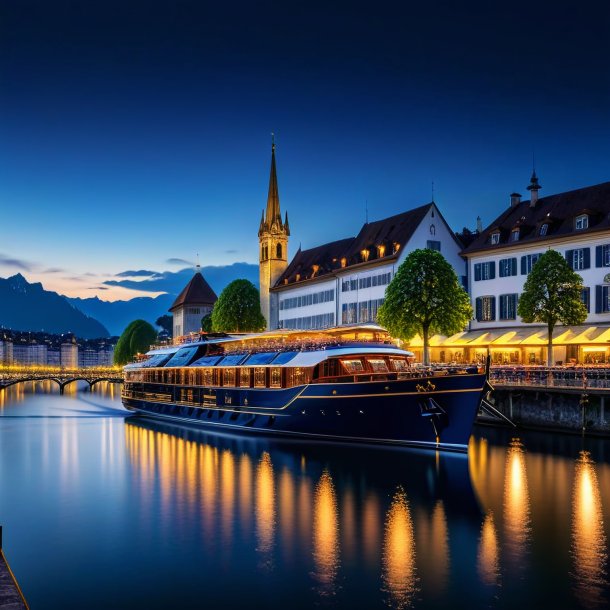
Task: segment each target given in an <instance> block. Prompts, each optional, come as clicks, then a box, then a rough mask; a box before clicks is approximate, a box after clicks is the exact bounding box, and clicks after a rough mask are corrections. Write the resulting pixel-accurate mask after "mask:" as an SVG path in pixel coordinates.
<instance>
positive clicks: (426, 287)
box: [377, 250, 472, 364]
mask: <svg viewBox="0 0 610 610" xmlns="http://www.w3.org/2000/svg"><path fill="white" fill-rule="evenodd" d="M471 318H472V307H471V305H470V299H469V297H468V294H467V293H466V291H465V290H464V289H463V288H462V286H461V285H460V282H459V280H458V277H457V275H456V274H455V272H454V270H453V267H452V266H451V265H450V264H449V263H448V262H447V260H446V259H445V257H444V256H443V255H442V254H441V253H440V252H437V251H436V250H413V252H411V253H410V254H409V255H408V256H407V257H406V258H405V260H404V261H403V263H402V264H401V265H400V267H399V268H398V271H397V272H396V275H395V276H394V278H393V279H392V281H391V282H390V284H389V286H388V288H387V290H386V294H385V301H384V303H383V305H382V306H381V307H380V308H379V313H378V316H377V320H378V321H379V323H380V324H381V325H382V326H384V327H385V328H386V329H387V330H388V332H389V333H390V334H391V335H392V336H394V337H397V338H399V339H403V340H405V341H408V340H409V339H412V338H413V337H414V336H415V335H420V337H421V338H422V339H423V342H424V364H429V363H430V348H429V340H430V336H431V335H433V334H437V333H439V334H442V335H453V334H455V333H457V332H460V331H461V330H463V329H464V327H465V326H466V324H468V321H469V320H470V319H471Z"/></svg>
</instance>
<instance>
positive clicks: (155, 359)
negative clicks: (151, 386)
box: [140, 354, 172, 368]
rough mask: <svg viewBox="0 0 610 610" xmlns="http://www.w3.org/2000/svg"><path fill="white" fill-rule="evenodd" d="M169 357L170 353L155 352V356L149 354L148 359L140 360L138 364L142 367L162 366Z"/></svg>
mask: <svg viewBox="0 0 610 610" xmlns="http://www.w3.org/2000/svg"><path fill="white" fill-rule="evenodd" d="M171 357H172V354H157V355H156V356H151V357H150V358H149V359H148V360H145V361H144V362H142V364H141V365H140V366H142V367H144V368H152V367H157V366H164V365H165V363H166V362H167V361H168V360H169V359H170V358H171Z"/></svg>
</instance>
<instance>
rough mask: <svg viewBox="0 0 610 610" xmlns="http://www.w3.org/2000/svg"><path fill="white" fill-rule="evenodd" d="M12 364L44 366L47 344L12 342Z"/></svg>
mask: <svg viewBox="0 0 610 610" xmlns="http://www.w3.org/2000/svg"><path fill="white" fill-rule="evenodd" d="M13 364H21V365H24V366H46V364H47V346H46V345H45V344H40V343H15V344H13Z"/></svg>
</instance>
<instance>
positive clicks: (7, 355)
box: [0, 337, 13, 366]
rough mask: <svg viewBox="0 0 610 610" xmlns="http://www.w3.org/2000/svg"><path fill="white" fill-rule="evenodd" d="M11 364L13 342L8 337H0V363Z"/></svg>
mask: <svg viewBox="0 0 610 610" xmlns="http://www.w3.org/2000/svg"><path fill="white" fill-rule="evenodd" d="M11 364H13V342H12V341H11V340H10V339H8V338H6V337H5V338H4V339H0V365H4V366H10V365H11Z"/></svg>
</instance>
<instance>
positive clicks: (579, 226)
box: [574, 214, 589, 231]
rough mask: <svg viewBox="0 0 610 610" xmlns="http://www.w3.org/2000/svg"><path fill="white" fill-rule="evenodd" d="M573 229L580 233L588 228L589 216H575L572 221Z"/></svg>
mask: <svg viewBox="0 0 610 610" xmlns="http://www.w3.org/2000/svg"><path fill="white" fill-rule="evenodd" d="M574 228H575V229H576V230H577V231H582V230H583V229H588V228H589V216H588V215H587V214H581V215H580V216H577V217H576V219H575V220H574Z"/></svg>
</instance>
